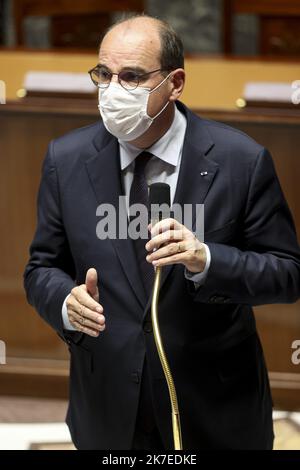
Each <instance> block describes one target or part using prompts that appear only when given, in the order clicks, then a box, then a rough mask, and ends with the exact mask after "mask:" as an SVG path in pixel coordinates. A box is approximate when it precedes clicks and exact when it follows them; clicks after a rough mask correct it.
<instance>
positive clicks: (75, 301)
mask: <svg viewBox="0 0 300 470" xmlns="http://www.w3.org/2000/svg"><path fill="white" fill-rule="evenodd" d="M66 305H67V312H68V317H69V321H70V323H71V325H72V326H74V328H76V330H78V331H82V332H83V333H86V334H87V335H90V336H93V337H95V336H99V332H100V331H103V330H104V329H105V317H104V315H103V307H102V305H100V304H99V290H98V276H97V271H96V269H94V268H90V269H89V270H88V271H87V273H86V279H85V284H81V285H80V286H77V287H74V288H73V289H72V291H71V295H69V297H68V299H67V301H66Z"/></svg>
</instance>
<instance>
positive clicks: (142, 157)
mask: <svg viewBox="0 0 300 470" xmlns="http://www.w3.org/2000/svg"><path fill="white" fill-rule="evenodd" d="M152 156H153V155H152V154H151V153H149V152H142V153H140V154H139V155H138V156H137V157H136V159H135V166H134V176H133V181H132V185H131V189H130V197H129V204H130V206H132V205H133V204H144V205H145V206H146V207H147V208H149V195H148V185H147V181H146V177H145V167H146V165H147V163H148V162H149V160H150V158H151V157H152ZM149 239H150V237H149V235H148V240H149ZM133 243H134V248H135V252H136V257H137V262H138V265H139V268H140V273H141V276H142V280H143V284H144V288H145V293H146V295H147V297H149V295H150V293H151V290H152V287H153V279H154V268H153V266H152V265H151V264H150V263H148V262H147V261H146V256H147V254H148V252H147V250H146V248H145V245H146V243H147V240H146V239H145V238H138V239H137V240H133Z"/></svg>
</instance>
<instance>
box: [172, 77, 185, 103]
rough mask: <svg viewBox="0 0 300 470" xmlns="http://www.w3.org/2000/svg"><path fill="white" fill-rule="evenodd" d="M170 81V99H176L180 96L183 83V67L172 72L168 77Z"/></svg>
mask: <svg viewBox="0 0 300 470" xmlns="http://www.w3.org/2000/svg"><path fill="white" fill-rule="evenodd" d="M170 81H171V83H172V94H171V96H170V101H176V100H178V98H179V97H180V95H181V93H182V91H183V88H184V83H185V71H184V69H176V70H174V71H173V72H172V75H171V77H170Z"/></svg>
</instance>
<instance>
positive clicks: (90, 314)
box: [67, 295, 105, 324]
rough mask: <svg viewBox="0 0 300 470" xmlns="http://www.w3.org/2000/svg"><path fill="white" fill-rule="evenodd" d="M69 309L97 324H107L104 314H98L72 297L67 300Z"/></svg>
mask: <svg viewBox="0 0 300 470" xmlns="http://www.w3.org/2000/svg"><path fill="white" fill-rule="evenodd" d="M67 309H68V310H69V309H70V310H73V311H75V312H76V313H78V314H80V315H81V316H83V317H85V318H88V319H90V320H92V321H94V322H96V323H100V324H103V323H104V322H105V317H104V315H103V314H102V313H97V312H95V311H94V310H91V309H89V308H88V307H86V306H85V305H82V304H81V303H80V302H78V300H77V299H76V298H75V297H74V296H72V295H71V296H70V297H69V298H68V299H67Z"/></svg>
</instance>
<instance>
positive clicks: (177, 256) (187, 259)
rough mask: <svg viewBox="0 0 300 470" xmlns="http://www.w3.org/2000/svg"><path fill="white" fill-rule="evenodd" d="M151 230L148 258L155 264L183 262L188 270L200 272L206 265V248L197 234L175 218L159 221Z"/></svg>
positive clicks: (163, 264) (147, 245) (164, 264)
mask: <svg viewBox="0 0 300 470" xmlns="http://www.w3.org/2000/svg"><path fill="white" fill-rule="evenodd" d="M148 229H149V230H151V236H152V238H151V240H150V241H149V242H148V243H147V244H146V250H147V251H149V252H152V251H153V250H155V251H153V252H152V253H150V254H149V255H147V257H146V259H147V261H148V262H149V263H152V264H153V266H166V265H168V264H179V263H181V264H183V265H184V266H185V267H186V268H187V270H188V271H190V272H192V273H200V272H202V271H203V270H204V268H205V265H206V250H205V247H204V245H203V243H201V242H200V241H199V240H198V239H197V238H196V237H195V235H194V234H193V233H192V232H191V231H190V230H188V229H187V228H186V227H185V226H184V225H182V224H180V223H179V222H178V221H177V220H175V219H170V218H169V219H164V220H161V221H160V222H157V223H156V224H155V225H154V226H153V227H152V226H151V224H150V225H149V226H148Z"/></svg>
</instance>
